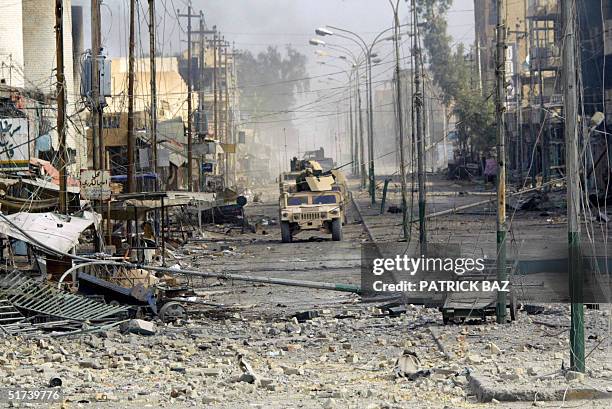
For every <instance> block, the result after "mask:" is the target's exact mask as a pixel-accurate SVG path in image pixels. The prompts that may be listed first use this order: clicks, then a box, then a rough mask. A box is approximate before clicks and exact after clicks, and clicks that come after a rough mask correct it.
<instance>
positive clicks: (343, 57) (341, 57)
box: [338, 55, 347, 60]
mask: <svg viewBox="0 0 612 409" xmlns="http://www.w3.org/2000/svg"><path fill="white" fill-rule="evenodd" d="M338 58H340V59H341V60H346V59H347V58H346V55H339V56H338Z"/></svg>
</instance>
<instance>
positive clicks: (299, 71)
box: [237, 46, 309, 123]
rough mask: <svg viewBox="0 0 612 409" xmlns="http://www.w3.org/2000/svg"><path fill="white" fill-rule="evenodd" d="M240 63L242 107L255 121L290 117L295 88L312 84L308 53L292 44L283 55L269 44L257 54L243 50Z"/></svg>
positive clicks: (298, 89)
mask: <svg viewBox="0 0 612 409" xmlns="http://www.w3.org/2000/svg"><path fill="white" fill-rule="evenodd" d="M237 63H238V65H237V67H238V68H237V69H238V87H239V90H240V109H241V111H242V112H243V113H245V114H247V115H249V116H250V118H251V121H252V122H254V123H256V122H258V121H276V120H281V119H290V118H291V117H292V113H291V111H290V110H289V108H290V107H292V106H294V105H295V101H296V92H299V91H302V90H307V89H308V87H309V82H308V80H307V79H305V78H306V77H307V75H308V74H307V71H306V56H305V55H303V54H301V53H300V52H298V51H297V50H295V49H294V48H292V47H291V46H288V47H287V48H286V49H285V54H284V55H283V54H282V53H281V52H280V51H279V50H278V49H277V48H276V47H272V46H269V47H268V48H267V49H266V51H264V52H260V53H259V54H257V55H253V53H251V52H250V51H241V52H240V53H239V57H238V60H237Z"/></svg>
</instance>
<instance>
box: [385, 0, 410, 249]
mask: <svg viewBox="0 0 612 409" xmlns="http://www.w3.org/2000/svg"><path fill="white" fill-rule="evenodd" d="M389 3H391V7H393V17H394V20H393V22H394V27H393V34H394V35H393V45H394V46H395V81H396V86H395V89H396V97H397V127H398V131H399V150H400V183H401V188H402V231H403V233H404V239H405V240H408V236H409V235H410V228H409V227H408V195H407V191H406V158H405V157H404V154H405V152H404V108H403V106H402V81H401V76H400V74H401V72H400V52H399V26H400V22H399V14H398V7H399V0H397V2H396V4H395V5H394V4H393V2H392V1H391V0H389ZM411 217H412V215H411Z"/></svg>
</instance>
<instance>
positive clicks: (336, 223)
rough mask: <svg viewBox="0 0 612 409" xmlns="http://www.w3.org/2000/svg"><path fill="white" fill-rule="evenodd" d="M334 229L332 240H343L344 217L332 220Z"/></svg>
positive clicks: (332, 229)
mask: <svg viewBox="0 0 612 409" xmlns="http://www.w3.org/2000/svg"><path fill="white" fill-rule="evenodd" d="M331 227H332V228H331V231H332V240H333V241H341V240H342V219H334V220H332V225H331Z"/></svg>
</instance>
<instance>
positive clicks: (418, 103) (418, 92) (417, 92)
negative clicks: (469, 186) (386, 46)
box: [412, 0, 427, 255]
mask: <svg viewBox="0 0 612 409" xmlns="http://www.w3.org/2000/svg"><path fill="white" fill-rule="evenodd" d="M415 3H416V1H415V0H412V14H413V18H414V25H413V26H414V34H413V35H414V62H415V64H414V106H415V121H416V131H417V172H418V184H419V244H420V246H421V254H422V255H426V254H427V226H426V224H425V223H426V221H425V207H426V204H427V202H426V199H425V195H426V194H427V192H426V190H425V189H426V187H425V132H424V130H423V92H422V91H423V90H422V88H421V63H422V61H421V48H420V44H419V36H418V27H419V25H418V17H417V9H416V4H415Z"/></svg>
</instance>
